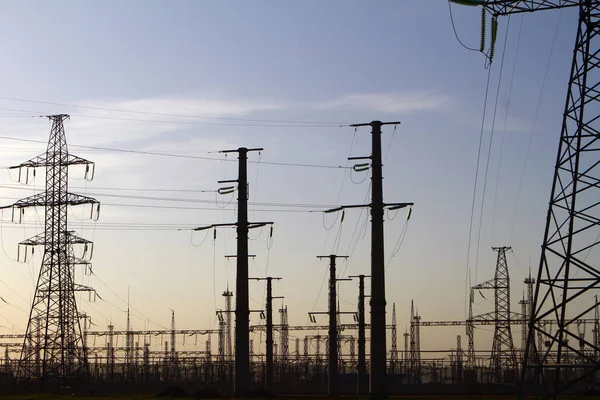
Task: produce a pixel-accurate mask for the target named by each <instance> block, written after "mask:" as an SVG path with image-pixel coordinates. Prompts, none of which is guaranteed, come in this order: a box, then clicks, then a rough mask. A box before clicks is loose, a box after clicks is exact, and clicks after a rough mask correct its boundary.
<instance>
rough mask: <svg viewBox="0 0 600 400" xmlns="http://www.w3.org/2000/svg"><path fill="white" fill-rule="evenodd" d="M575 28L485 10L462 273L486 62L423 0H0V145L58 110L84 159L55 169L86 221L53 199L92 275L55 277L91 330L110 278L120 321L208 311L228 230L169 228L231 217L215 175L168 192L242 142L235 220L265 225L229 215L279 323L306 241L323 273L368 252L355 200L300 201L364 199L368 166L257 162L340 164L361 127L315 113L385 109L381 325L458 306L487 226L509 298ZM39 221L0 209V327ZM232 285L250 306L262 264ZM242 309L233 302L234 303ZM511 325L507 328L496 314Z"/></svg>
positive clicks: (349, 114) (540, 189)
mask: <svg viewBox="0 0 600 400" xmlns="http://www.w3.org/2000/svg"><path fill="white" fill-rule="evenodd" d="M452 10H453V15H454V20H455V23H456V29H457V32H458V34H459V36H460V38H461V39H462V40H463V42H465V44H467V45H468V46H471V47H479V40H480V21H479V20H480V15H479V9H477V8H469V7H461V6H457V5H454V6H453V7H452ZM575 31H576V13H575V12H574V11H573V10H567V11H563V12H558V11H557V12H543V13H542V12H540V13H535V14H531V15H524V16H522V15H519V16H513V17H511V18H510V22H509V19H508V18H502V19H501V21H500V27H499V30H498V32H499V33H498V41H497V46H496V58H495V60H494V63H493V64H492V67H491V75H490V84H489V87H490V88H489V93H488V96H487V110H486V118H485V122H484V130H483V141H482V152H481V159H480V169H479V176H478V179H477V185H478V186H477V188H478V189H477V194H476V202H475V207H474V223H473V229H472V231H471V247H470V248H471V252H470V254H469V261H468V265H469V267H470V271H469V272H468V269H467V254H468V248H469V232H470V230H469V222H470V217H471V212H472V196H473V188H474V184H475V170H476V166H477V156H478V148H479V145H480V142H479V141H480V133H481V125H482V116H483V110H484V102H485V99H486V81H487V78H488V69H486V68H485V57H484V56H483V55H482V54H480V53H479V52H475V51H468V50H466V49H464V48H463V47H461V45H460V44H459V43H458V41H457V40H456V38H455V36H454V33H453V30H452V25H451V22H450V14H449V9H448V4H447V2H445V1H419V0H403V1H392V0H390V1H383V0H382V1H378V2H364V1H348V0H337V1H334V0H331V1H327V2H323V1H312V0H311V1H309V0H307V1H302V2H281V1H267V0H263V1H253V2H248V1H228V2H217V1H213V2H208V1H191V0H190V1H183V0H181V1H170V2H166V1H162V2H161V1H144V2H141V1H133V0H131V1H126V2H124V1H105V2H102V4H99V3H97V2H91V1H59V2H53V3H52V4H50V3H43V2H33V1H2V2H0V48H2V49H3V57H2V59H3V61H2V62H1V63H0V77H1V78H0V80H1V85H0V87H1V88H2V89H1V90H0V132H1V133H0V136H2V137H3V138H4V139H0V154H1V156H2V161H0V165H2V166H4V167H6V166H10V165H16V164H19V163H20V162H22V161H25V160H27V159H29V158H32V157H34V156H36V155H38V154H40V153H43V152H44V151H45V145H44V144H43V143H30V142H21V141H14V140H7V139H6V138H7V137H8V138H22V139H33V140H40V141H45V140H47V138H48V132H49V130H48V128H49V125H48V122H47V121H46V120H44V119H42V118H32V116H38V115H48V114H53V113H68V114H71V116H72V117H71V119H70V121H69V122H68V123H67V132H68V140H69V144H70V151H71V152H72V153H73V154H76V155H78V156H81V157H84V158H87V159H89V160H93V161H95V162H96V163H97V168H96V176H95V179H94V181H92V182H90V183H86V182H85V181H83V180H81V177H82V176H83V171H82V170H78V169H77V168H73V169H72V170H71V176H72V178H73V179H72V180H71V183H70V185H71V187H72V191H74V192H78V193H82V194H87V195H90V196H93V197H95V198H97V199H98V200H99V201H101V202H102V203H103V204H104V205H103V206H102V210H101V215H100V220H99V221H98V222H97V223H93V222H90V221H82V219H84V218H85V216H86V215H88V214H89V209H85V208H83V209H82V208H77V209H73V210H72V212H71V213H70V214H69V215H70V218H71V219H70V227H71V228H72V229H75V230H76V231H77V232H78V233H79V234H81V235H83V236H85V237H87V238H89V239H92V240H94V242H95V243H96V245H95V250H94V258H93V260H92V261H93V271H94V275H92V276H85V275H84V274H83V271H82V270H78V271H77V280H78V282H81V283H84V284H88V285H90V286H93V287H94V288H95V289H96V290H97V292H98V294H99V295H100V296H101V297H102V299H103V300H100V299H97V300H96V301H95V302H90V301H89V299H88V297H87V296H82V297H81V298H80V299H79V300H80V308H81V309H82V310H83V311H85V312H86V313H88V314H90V315H91V317H92V322H93V323H94V324H95V327H94V328H96V329H104V328H105V326H106V325H107V323H108V321H112V322H113V323H114V324H115V325H116V327H117V328H124V326H125V313H124V310H125V309H126V308H127V304H126V302H127V297H128V293H129V298H130V303H131V307H132V317H133V319H132V322H133V326H134V328H136V329H144V328H146V327H150V328H153V329H155V328H160V327H167V326H169V324H170V309H173V310H175V313H176V319H177V327H178V328H182V329H183V328H188V329H193V328H198V329H199V328H208V327H209V326H211V327H214V326H215V325H216V318H215V305H216V307H217V308H221V307H222V304H223V298H222V296H221V295H220V294H221V292H223V291H224V290H225V289H226V287H227V285H229V287H230V288H233V287H234V286H235V261H234V260H230V261H228V260H227V259H225V258H224V255H227V254H232V253H233V252H234V251H235V232H234V231H233V230H231V229H222V230H219V231H218V233H217V239H216V241H215V242H214V244H213V240H212V239H213V236H212V235H213V233H212V232H210V233H209V235H208V237H207V238H206V240H204V242H203V239H204V238H205V234H204V233H202V232H197V233H194V234H192V232H191V231H190V228H192V227H194V226H200V225H205V224H211V223H223V222H232V221H234V220H235V217H236V215H235V209H234V207H233V204H230V205H229V206H227V207H225V206H226V205H227V204H228V203H229V201H230V200H231V199H232V197H231V195H230V196H216V195H215V193H213V192H208V193H200V192H191V191H190V190H209V191H210V190H215V189H217V188H218V187H219V185H218V184H217V181H218V180H223V179H235V178H236V175H237V166H236V163H235V162H231V161H232V160H233V159H234V157H232V156H229V157H227V160H229V161H226V160H225V157H222V156H221V155H220V154H216V153H214V152H215V151H218V150H221V149H231V148H237V147H239V146H246V147H263V148H264V149H265V150H264V152H262V153H261V154H260V155H258V154H256V153H255V154H252V155H251V156H250V159H251V161H253V163H251V164H250V165H249V182H250V201H251V202H252V204H253V203H254V202H257V203H259V205H256V206H254V205H251V207H250V218H251V219H252V220H255V221H273V222H275V226H274V231H273V237H272V243H270V242H269V235H268V233H269V232H268V230H267V229H264V230H262V231H261V230H256V231H253V232H251V238H252V239H253V240H252V241H251V242H250V252H251V253H252V254H256V258H255V259H254V260H252V261H251V262H250V264H251V266H250V276H264V275H265V274H269V275H273V276H280V277H282V278H283V280H282V281H280V282H277V283H276V284H275V289H274V293H275V294H277V295H284V296H285V300H284V304H286V305H287V306H288V309H289V320H290V323H291V324H305V323H308V317H307V312H308V311H312V310H315V311H323V310H326V298H327V296H326V285H323V282H324V278H325V274H326V272H327V262H326V261H325V260H324V261H319V260H317V258H316V256H317V255H326V254H330V253H332V252H337V254H339V255H351V258H350V259H349V260H348V261H347V262H343V263H341V264H340V266H339V276H340V277H341V276H345V275H353V274H359V273H368V272H369V254H370V253H369V251H370V250H369V246H370V242H369V232H368V230H367V232H366V233H365V226H366V225H365V221H366V213H365V212H362V213H361V211H359V210H351V211H347V212H346V213H345V218H344V221H343V223H342V224H341V227H340V218H339V216H338V218H337V219H336V217H335V215H327V216H326V217H323V215H322V213H320V212H318V210H322V209H323V208H324V207H328V206H334V205H337V204H356V203H362V202H364V201H365V200H367V201H368V198H366V197H365V195H366V194H367V192H368V185H369V180H368V179H366V180H365V177H366V175H364V174H365V173H362V174H361V173H350V171H348V170H345V169H340V168H311V167H292V166H281V165H269V164H266V163H264V162H285V163H300V164H317V165H329V166H338V165H342V166H346V165H352V164H348V163H347V161H346V158H347V157H348V156H366V155H369V154H370V134H369V129H368V128H362V129H358V131H357V132H356V133H355V131H354V129H353V128H350V127H339V126H337V125H339V124H349V123H360V122H369V121H371V120H375V119H379V120H399V121H402V124H401V125H400V126H398V127H397V129H396V131H395V132H394V129H393V127H386V128H385V130H384V134H383V148H384V157H385V165H384V178H385V179H384V195H385V199H386V200H387V201H388V202H398V201H413V202H415V207H414V210H413V213H412V217H411V219H410V221H409V223H408V225H407V228H406V234H405V237H404V239H403V240H402V239H399V238H401V237H402V232H403V230H404V228H405V226H406V212H405V211H404V210H402V211H400V212H399V213H398V215H397V216H396V218H395V219H392V218H393V217H394V216H395V215H394V214H393V213H392V214H390V215H389V216H388V217H389V220H386V225H385V226H386V263H388V267H387V301H388V304H389V307H388V317H389V318H391V304H392V303H396V307H397V309H398V311H397V312H398V321H399V329H400V330H403V329H404V326H405V325H407V324H408V316H409V311H410V301H411V299H414V300H415V302H416V304H417V305H418V308H419V312H420V314H421V315H422V317H423V320H440V319H464V318H465V307H466V304H465V292H466V290H465V287H466V285H468V282H470V283H471V284H475V283H478V282H481V281H485V280H487V279H490V278H492V277H493V271H494V267H495V254H494V253H493V252H492V250H491V246H505V245H506V246H512V247H513V249H514V252H511V253H509V254H508V263H509V269H510V273H511V280H512V293H511V294H512V303H513V309H514V311H519V310H518V304H517V303H518V300H520V298H521V295H522V289H523V285H522V281H523V278H524V277H525V275H526V274H527V269H528V267H529V266H531V267H532V268H533V269H534V272H535V268H536V266H537V263H538V261H539V255H540V244H541V241H542V234H543V229H544V220H545V214H546V211H547V204H548V199H549V196H550V185H551V180H552V169H553V165H554V160H555V156H556V148H557V145H558V137H559V133H560V123H561V115H562V109H563V108H564V99H565V94H566V89H567V79H568V73H569V68H570V62H571V54H572V46H573V43H574V36H575ZM555 35H556V40H555V41H554V38H555ZM505 37H507V38H508V39H507V41H506V53H505V57H504V62H502V55H503V47H504V43H505ZM517 47H518V53H517ZM551 54H552V57H551V58H550V55H551ZM547 67H548V70H547V74H546V73H545V72H546V68H547ZM501 71H502V74H500V72H501ZM500 75H501V79H500ZM542 87H543V91H542ZM498 88H499V92H498ZM19 99H20V100H19ZM540 99H541V100H540ZM44 102H48V103H44ZM52 103H61V104H63V105H57V104H52ZM538 104H539V110H538ZM90 107H97V108H90ZM98 108H104V109H115V110H125V111H131V112H122V111H108V110H100V109H98ZM536 110H538V111H537V112H536ZM140 112H147V113H148V114H143V113H140ZM153 113H162V114H168V115H157V114H153ZM176 115H192V116H196V118H187V117H181V116H176ZM536 115H537V118H536ZM494 116H495V119H494ZM219 118H231V119H219ZM233 119H242V120H233ZM248 120H267V121H301V122H303V121H308V122H325V123H326V124H320V125H319V124H317V125H316V126H309V125H310V124H299V123H288V122H283V123H270V122H250V121H248ZM493 121H495V122H493ZM330 123H336V124H337V125H336V124H330ZM252 125H256V126H252ZM492 125H493V126H494V131H493V140H492V142H491V147H490V138H491V137H492ZM530 140H531V145H530V147H528V143H529V141H530ZM76 145H84V146H85V145H87V146H96V147H104V148H117V149H129V150H136V151H146V152H161V153H173V154H181V155H193V156H200V157H208V158H214V159H216V160H201V159H183V158H175V157H159V156H149V155H140V154H127V153H119V152H111V151H100V150H93V149H86V148H78V147H76ZM489 148H491V153H490V154H489V157H488V149H489ZM209 152H213V153H209ZM488 159H489V164H488ZM526 160H527V161H526ZM257 161H260V162H258V163H256V162H257ZM488 165H489V167H487V168H486V166H488ZM486 169H487V180H486V179H485V171H486ZM42 176H43V174H41V173H38V178H37V179H36V180H35V181H34V183H33V184H31V183H30V185H27V186H20V185H17V183H16V182H15V181H14V180H15V179H16V174H15V172H12V173H11V174H9V173H8V171H7V170H6V169H3V170H2V171H0V185H1V186H0V190H1V191H2V193H3V194H2V195H0V196H1V197H2V198H1V200H2V203H3V204H10V203H12V202H13V201H14V199H17V198H21V197H25V196H27V195H30V194H32V193H34V192H36V191H39V190H41V189H43V185H44V182H43V178H42ZM521 177H523V178H522V183H521ZM484 182H487V184H486V191H485V196H483V189H482V188H483V185H484ZM117 189H134V190H131V191H127V190H117ZM140 189H173V190H174V191H172V192H165V191H146V190H140ZM186 190H187V192H186ZM123 196H136V197H145V198H141V199H140V198H127V197H123ZM148 197H154V198H156V197H159V198H170V199H179V200H181V199H183V200H187V201H184V202H181V201H164V200H162V201H159V200H156V199H148ZM215 199H217V200H215ZM190 200H194V201H190ZM215 201H217V203H218V204H215ZM482 201H483V211H481V207H482ZM265 203H276V204H275V205H269V204H267V205H261V204H265ZM282 203H285V204H293V205H298V204H300V205H313V206H308V207H289V206H288V207H281V206H280V205H281V204H282ZM124 205H135V206H129V207H126V206H124ZM140 205H141V206H149V205H152V206H160V207H163V206H168V207H188V208H189V207H192V208H198V209H173V208H170V209H169V208H148V207H139V206H140ZM136 206H137V207H136ZM217 206H220V207H225V208H224V209H223V210H221V209H219V208H218V207H217ZM201 208H206V209H208V210H202V209H201ZM290 210H292V211H290ZM480 213H481V215H482V218H481V219H480ZM40 220H43V219H42V210H39V211H37V212H36V211H35V210H29V211H27V212H26V214H25V221H26V222H27V223H26V224H23V225H21V226H19V225H16V224H12V223H11V222H10V214H9V213H8V212H4V215H3V223H2V227H1V233H2V236H1V242H2V248H3V251H2V252H0V280H1V282H2V284H1V285H0V295H1V296H2V298H3V299H4V300H5V301H6V303H5V304H0V314H1V317H0V325H2V326H4V328H3V330H4V331H5V332H9V331H14V332H22V331H23V330H24V329H25V324H26V320H27V313H28V310H29V304H30V298H31V296H32V293H33V290H34V287H35V278H36V276H37V273H38V271H39V263H40V257H39V255H40V254H39V252H36V255H35V257H34V258H33V259H31V260H30V261H28V262H27V263H25V264H23V263H18V262H16V261H15V259H16V257H17V246H16V243H17V242H18V241H21V240H23V239H26V238H28V237H30V236H33V235H34V234H36V233H37V232H39V231H40V230H41V228H42V226H41V225H40V224H39V221H40ZM329 227H331V228H330V230H327V229H325V228H329ZM157 228H160V230H159V229H157ZM179 228H181V230H178V229H179ZM201 242H203V243H202V245H199V244H200V243H201ZM399 243H401V246H400V247H399V251H397V254H396V255H395V257H394V258H392V259H391V260H390V256H391V254H392V250H393V249H394V248H395V246H396V245H397V244H399ZM269 245H271V246H269ZM469 275H470V278H468V276H469ZM250 291H251V302H250V304H251V308H255V309H256V308H262V307H263V302H264V300H263V299H264V286H263V284H262V283H250ZM356 296H357V285H356V284H355V283H342V284H341V285H340V305H341V307H342V309H343V310H345V311H353V310H354V309H355V307H356ZM486 297H487V299H484V298H482V297H480V296H478V297H477V299H476V301H477V306H476V309H475V313H484V312H488V311H491V310H492V307H493V305H492V303H491V302H490V301H489V300H490V299H491V298H492V295H491V293H490V295H489V296H486ZM324 318H325V317H321V318H319V322H321V323H323V324H324V323H325V322H326V321H325V319H324ZM343 318H347V319H348V321H347V322H351V317H350V316H345V317H343ZM276 321H278V318H276ZM259 322H260V321H259V319H258V316H257V315H254V314H253V315H252V322H251V323H259ZM457 334H464V332H463V330H462V329H455V330H448V331H424V332H423V334H422V335H423V339H422V340H423V345H422V347H423V348H449V347H453V346H454V344H455V340H456V339H455V335H457ZM478 335H480V333H478ZM486 335H489V334H488V333H487V332H485V331H484V332H483V333H481V337H487V336H486ZM514 335H515V340H516V341H517V342H518V339H517V338H518V336H517V335H518V332H515V333H514ZM482 340H487V339H482Z"/></svg>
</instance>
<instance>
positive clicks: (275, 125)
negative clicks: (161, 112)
mask: <svg viewBox="0 0 600 400" xmlns="http://www.w3.org/2000/svg"><path fill="white" fill-rule="evenodd" d="M0 110H2V111H14V112H22V113H26V114H30V115H23V117H24V118H45V117H46V116H47V115H48V114H52V113H48V112H39V111H33V110H19V109H15V108H0ZM69 115H70V116H73V117H79V118H92V119H104V120H112V121H130V122H151V123H162V124H182V125H208V126H240V127H261V128H332V127H343V126H348V125H331V124H327V123H325V124H320V125H316V124H298V123H296V124H291V123H290V124H286V123H270V124H265V123H263V124H260V123H253V124H249V123H227V122H198V121H177V120H162V119H140V118H122V117H107V116H103V115H86V114H73V113H71V114H69Z"/></svg>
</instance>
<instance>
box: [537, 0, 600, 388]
mask: <svg viewBox="0 0 600 400" xmlns="http://www.w3.org/2000/svg"><path fill="white" fill-rule="evenodd" d="M599 23H600V1H591V0H587V1H581V2H580V4H579V27H578V30H577V38H576V43H575V52H574V57H573V63H572V67H571V77H570V81H569V91H568V95H567V102H566V105H565V111H564V117H563V126H562V132H561V138H560V146H559V150H558V156H557V160H556V168H555V174H554V181H553V184H552V195H551V198H550V207H549V209H548V215H547V221H546V229H545V234H544V241H543V244H542V255H541V259H540V265H539V270H538V275H537V282H536V289H535V296H534V301H533V315H532V317H531V320H530V325H529V328H530V333H529V338H528V345H527V355H528V354H529V353H530V352H533V353H532V354H537V355H538V357H536V358H534V366H536V367H537V368H535V374H534V379H535V380H536V382H538V383H540V384H541V388H540V389H541V391H542V393H547V394H553V395H556V394H557V393H560V392H563V391H565V390H567V389H568V388H569V387H571V386H573V385H576V384H578V383H579V382H581V381H588V382H586V383H585V384H586V385H587V384H593V385H595V382H594V381H593V377H594V375H595V373H596V371H598V370H599V369H600V364H599V363H598V362H597V360H595V359H594V358H593V353H594V352H591V353H590V352H589V351H586V350H590V349H593V350H595V351H597V350H598V347H597V344H596V343H592V342H591V341H589V339H588V340H585V339H581V338H580V337H578V335H577V333H576V332H577V330H576V329H575V326H574V325H576V323H577V320H578V319H580V318H585V317H586V316H590V315H592V313H593V312H594V309H595V307H596V302H593V303H592V304H583V303H582V302H581V301H579V300H580V299H581V296H582V295H584V294H586V293H588V294H589V291H590V290H592V289H597V288H599V287H600V269H598V268H597V266H596V265H595V264H596V263H597V262H598V254H597V253H596V254H595V257H592V259H591V260H589V261H588V256H589V255H590V254H591V253H592V251H593V250H595V248H596V246H597V245H598V243H599V238H600V206H599V205H600V201H599V199H600V190H599V189H600V168H599V165H600V159H599V156H600V153H599V152H600V140H599V139H600V131H599V130H598V129H599V128H600V125H599V124H600V123H599V122H598V116H599V114H600V107H599V105H600V103H599V101H598V86H599V84H600V81H599V78H600V77H599V74H598V73H599V71H598V69H599V68H598V63H599V62H600V57H598V52H599V51H600V41H599V38H600V36H599V32H600V31H599V29H598V24H599ZM594 261H595V262H594ZM548 318H551V319H553V320H554V321H555V322H556V328H557V329H556V330H555V331H553V332H552V331H548V330H546V329H544V325H540V324H538V321H541V320H542V319H548ZM536 332H539V333H540V334H541V335H542V337H543V338H544V341H545V343H548V346H547V347H546V348H545V349H543V351H542V349H538V350H539V352H536V349H535V340H534V337H535V336H534V333H536ZM580 341H583V342H584V345H583V346H579V345H578V344H579V343H580ZM566 351H568V352H569V353H571V355H573V356H571V357H568V358H567V357H566V356H565V353H566ZM551 353H554V354H555V355H552V356H550V354H551ZM525 360H526V362H525V364H526V365H525V366H526V367H527V366H528V365H527V363H528V360H530V357H528V356H526V357H525ZM583 366H585V367H583ZM588 378H589V379H588ZM582 383H583V382H582Z"/></svg>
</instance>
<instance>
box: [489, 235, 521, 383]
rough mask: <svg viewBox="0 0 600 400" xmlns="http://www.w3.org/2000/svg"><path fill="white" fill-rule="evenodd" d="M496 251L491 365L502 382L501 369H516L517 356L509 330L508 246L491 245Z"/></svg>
mask: <svg viewBox="0 0 600 400" xmlns="http://www.w3.org/2000/svg"><path fill="white" fill-rule="evenodd" d="M492 249H493V250H494V251H496V252H497V253H498V259H497V261H496V273H495V274H494V286H493V287H494V305H495V310H494V313H495V330H494V341H493V343H492V357H491V367H492V368H493V370H494V372H495V374H496V379H497V380H498V382H502V380H503V377H502V371H503V370H505V369H508V370H513V371H516V369H517V357H516V354H515V347H514V345H513V339H512V333H511V331H510V319H511V314H510V282H509V278H508V266H507V264H506V250H510V247H493V248H492Z"/></svg>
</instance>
